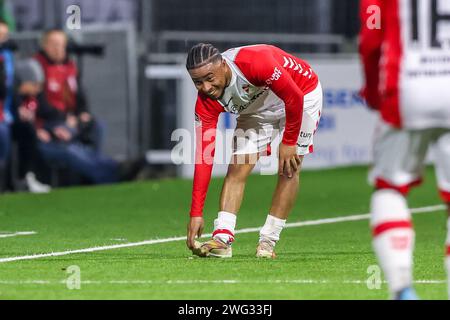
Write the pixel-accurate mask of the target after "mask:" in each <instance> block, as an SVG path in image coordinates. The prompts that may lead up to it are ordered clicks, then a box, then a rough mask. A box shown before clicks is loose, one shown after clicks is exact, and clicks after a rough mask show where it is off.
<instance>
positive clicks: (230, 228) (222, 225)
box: [213, 211, 236, 244]
mask: <svg viewBox="0 0 450 320" xmlns="http://www.w3.org/2000/svg"><path fill="white" fill-rule="evenodd" d="M235 227H236V215H235V214H234V213H230V212H226V211H220V212H219V214H218V217H217V219H216V220H214V232H213V238H214V239H216V240H220V241H222V242H225V243H228V244H231V243H232V242H233V241H234V228H235Z"/></svg>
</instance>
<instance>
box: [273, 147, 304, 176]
mask: <svg viewBox="0 0 450 320" xmlns="http://www.w3.org/2000/svg"><path fill="white" fill-rule="evenodd" d="M278 160H279V162H278V175H280V176H283V175H284V176H287V177H288V178H292V176H293V173H294V172H296V171H297V170H298V168H299V165H300V163H299V162H300V158H299V156H298V155H297V146H295V145H294V146H288V145H285V144H284V143H281V144H280V150H279V159H278Z"/></svg>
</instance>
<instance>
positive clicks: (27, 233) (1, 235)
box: [0, 231, 37, 238]
mask: <svg viewBox="0 0 450 320" xmlns="http://www.w3.org/2000/svg"><path fill="white" fill-rule="evenodd" d="M36 233H37V232H36V231H19V232H13V233H0V238H11V237H17V236H31V235H33V234H36Z"/></svg>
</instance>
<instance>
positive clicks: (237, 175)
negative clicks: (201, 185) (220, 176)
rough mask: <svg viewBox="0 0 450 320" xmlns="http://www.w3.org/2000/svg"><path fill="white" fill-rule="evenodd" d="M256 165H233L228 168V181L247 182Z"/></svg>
mask: <svg viewBox="0 0 450 320" xmlns="http://www.w3.org/2000/svg"><path fill="white" fill-rule="evenodd" d="M254 167H255V164H249V163H247V164H236V163H231V164H230V165H229V166H228V172H227V176H226V179H228V180H234V181H245V180H246V179H247V177H248V176H249V175H250V173H251V172H252V170H253V168H254Z"/></svg>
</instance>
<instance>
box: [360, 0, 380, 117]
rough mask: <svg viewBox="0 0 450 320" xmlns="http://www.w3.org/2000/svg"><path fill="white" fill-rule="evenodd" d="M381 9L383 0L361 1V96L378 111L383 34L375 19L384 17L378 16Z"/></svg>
mask: <svg viewBox="0 0 450 320" xmlns="http://www.w3.org/2000/svg"><path fill="white" fill-rule="evenodd" d="M381 8H382V0H361V2H360V20H361V29H360V32H359V53H360V56H361V61H362V64H363V70H364V76H365V84H364V87H363V89H362V90H361V95H362V96H363V98H364V99H365V100H366V102H367V104H368V105H369V106H370V107H371V108H373V109H378V108H379V104H380V95H379V91H378V86H379V81H380V76H379V63H380V57H381V44H382V37H383V33H382V29H381V28H377V26H376V24H375V23H376V22H377V21H376V20H374V19H378V18H381V17H382V15H380V16H379V17H377V16H376V14H377V12H378V13H380V12H381V14H382V11H381ZM377 10H380V11H377Z"/></svg>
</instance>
